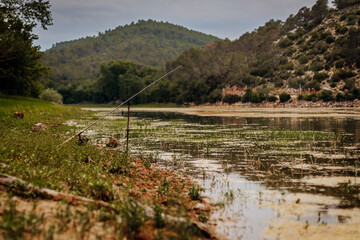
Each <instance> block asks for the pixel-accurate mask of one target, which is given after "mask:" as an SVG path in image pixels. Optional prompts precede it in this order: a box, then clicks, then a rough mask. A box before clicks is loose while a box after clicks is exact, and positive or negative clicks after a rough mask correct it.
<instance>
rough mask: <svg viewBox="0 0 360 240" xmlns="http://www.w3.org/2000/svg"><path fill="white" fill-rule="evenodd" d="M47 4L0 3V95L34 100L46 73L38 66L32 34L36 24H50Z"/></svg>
mask: <svg viewBox="0 0 360 240" xmlns="http://www.w3.org/2000/svg"><path fill="white" fill-rule="evenodd" d="M49 8H50V4H49V1H45V2H43V1H42V0H2V1H1V2H0V39H1V44H0V92H2V93H5V94H19V95H32V96H37V95H38V94H39V93H40V83H39V79H40V77H41V76H43V75H44V74H46V73H47V68H46V67H44V66H43V65H42V64H41V63H40V58H41V56H42V53H41V52H40V48H39V47H38V46H33V40H34V39H37V38H38V36H37V35H35V34H33V33H32V30H33V28H34V27H36V26H37V24H38V23H40V24H41V27H42V28H43V29H47V28H46V26H49V25H51V24H52V17H51V12H50V11H49Z"/></svg>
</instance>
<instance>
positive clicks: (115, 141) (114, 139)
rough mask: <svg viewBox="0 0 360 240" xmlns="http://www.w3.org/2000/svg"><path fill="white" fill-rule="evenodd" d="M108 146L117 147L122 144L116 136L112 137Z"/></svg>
mask: <svg viewBox="0 0 360 240" xmlns="http://www.w3.org/2000/svg"><path fill="white" fill-rule="evenodd" d="M106 146H108V147H113V148H116V147H118V146H120V143H119V141H118V140H117V139H116V138H115V137H111V138H110V140H109V143H108V144H106Z"/></svg>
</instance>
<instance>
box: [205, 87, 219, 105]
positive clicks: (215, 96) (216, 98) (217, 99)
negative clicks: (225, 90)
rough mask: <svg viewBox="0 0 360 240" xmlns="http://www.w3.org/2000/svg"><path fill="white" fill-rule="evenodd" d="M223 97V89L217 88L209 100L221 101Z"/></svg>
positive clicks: (213, 101)
mask: <svg viewBox="0 0 360 240" xmlns="http://www.w3.org/2000/svg"><path fill="white" fill-rule="evenodd" d="M221 98H222V93H221V89H219V88H217V89H214V90H213V91H212V92H211V93H210V94H209V97H208V101H209V103H216V102H219V101H221Z"/></svg>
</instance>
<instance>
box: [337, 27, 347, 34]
mask: <svg viewBox="0 0 360 240" xmlns="http://www.w3.org/2000/svg"><path fill="white" fill-rule="evenodd" d="M347 31H348V28H347V27H345V26H344V27H339V28H337V29H336V33H338V34H345V33H346V32H347Z"/></svg>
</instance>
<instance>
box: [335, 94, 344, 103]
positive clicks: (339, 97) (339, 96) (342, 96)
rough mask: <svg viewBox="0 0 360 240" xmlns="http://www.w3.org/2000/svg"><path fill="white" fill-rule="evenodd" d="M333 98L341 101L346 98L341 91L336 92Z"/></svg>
mask: <svg viewBox="0 0 360 240" xmlns="http://www.w3.org/2000/svg"><path fill="white" fill-rule="evenodd" d="M335 100H336V101H337V102H343V101H346V98H345V96H344V94H342V93H337V94H336V97H335Z"/></svg>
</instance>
